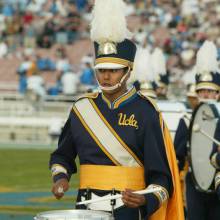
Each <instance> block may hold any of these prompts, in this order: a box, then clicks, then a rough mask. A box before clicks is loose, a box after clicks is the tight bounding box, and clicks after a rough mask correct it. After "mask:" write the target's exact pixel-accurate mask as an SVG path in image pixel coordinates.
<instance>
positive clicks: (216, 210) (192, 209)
mask: <svg viewBox="0 0 220 220" xmlns="http://www.w3.org/2000/svg"><path fill="white" fill-rule="evenodd" d="M216 54H217V53H216V47H215V45H214V44H213V43H212V42H210V41H205V43H204V44H203V45H202V47H201V48H200V49H199V51H198V53H197V60H196V70H197V74H196V76H195V79H196V93H197V95H198V99H199V102H200V103H202V102H203V103H204V102H208V103H210V102H217V100H218V98H219V88H220V87H219V86H220V74H219V72H218V71H217V65H216V64H217V56H216ZM186 199H187V218H188V220H201V219H202V220H216V219H220V201H219V200H218V198H217V194H215V193H214V194H212V193H211V194H210V193H206V192H200V191H198V190H197V189H196V186H195V183H194V181H193V177H192V174H191V172H190V171H189V172H188V173H187V175H186Z"/></svg>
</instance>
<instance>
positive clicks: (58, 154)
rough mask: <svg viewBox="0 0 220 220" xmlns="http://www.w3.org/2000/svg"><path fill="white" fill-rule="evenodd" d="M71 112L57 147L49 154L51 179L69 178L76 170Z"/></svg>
mask: <svg viewBox="0 0 220 220" xmlns="http://www.w3.org/2000/svg"><path fill="white" fill-rule="evenodd" d="M71 117H72V112H71V113H70V116H69V118H68V120H67V121H66V124H65V126H64V128H63V130H62V133H61V135H60V138H59V141H58V148H57V149H56V150H55V151H54V152H53V153H52V154H51V156H50V162H49V167H50V169H51V171H52V176H53V181H54V182H56V181H57V180H58V179H60V178H67V179H68V180H69V179H70V177H71V175H72V174H73V173H76V172H77V168H76V163H75V158H76V155H77V153H76V149H75V145H74V140H73V136H72V129H71Z"/></svg>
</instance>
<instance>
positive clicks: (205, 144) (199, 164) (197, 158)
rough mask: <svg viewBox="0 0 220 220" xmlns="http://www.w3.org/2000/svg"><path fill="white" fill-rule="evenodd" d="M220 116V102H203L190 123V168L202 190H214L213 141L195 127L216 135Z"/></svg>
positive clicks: (198, 187)
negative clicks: (211, 156)
mask: <svg viewBox="0 0 220 220" xmlns="http://www.w3.org/2000/svg"><path fill="white" fill-rule="evenodd" d="M219 117H220V104H219V103H212V104H208V103H203V104H200V105H199V106H198V107H197V108H196V110H195V112H194V113H193V116H192V121H191V124H190V145H189V149H188V153H189V160H190V168H191V171H192V177H193V180H194V183H195V186H196V188H197V189H198V190H199V191H201V192H207V193H208V192H212V191H213V190H214V187H213V180H214V176H215V172H216V170H215V168H214V167H213V166H212V165H211V163H210V154H211V151H212V147H213V141H212V140H210V139H209V138H207V137H206V136H205V135H203V134H202V133H201V132H199V131H196V130H195V129H193V128H195V127H198V128H200V129H201V130H202V131H204V132H205V133H207V134H208V135H209V136H211V137H214V134H215V130H216V126H217V122H218V120H219Z"/></svg>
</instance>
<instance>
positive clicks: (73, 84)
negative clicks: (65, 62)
mask: <svg viewBox="0 0 220 220" xmlns="http://www.w3.org/2000/svg"><path fill="white" fill-rule="evenodd" d="M78 85H79V77H78V75H77V74H76V73H74V72H72V71H71V70H69V71H67V72H65V73H64V74H63V75H62V77H61V87H62V93H63V94H64V95H69V96H73V95H76V93H77V91H78Z"/></svg>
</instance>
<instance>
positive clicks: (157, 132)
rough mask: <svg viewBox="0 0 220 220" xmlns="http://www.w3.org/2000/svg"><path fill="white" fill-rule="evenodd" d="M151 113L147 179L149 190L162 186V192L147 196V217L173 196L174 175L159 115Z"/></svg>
mask: <svg viewBox="0 0 220 220" xmlns="http://www.w3.org/2000/svg"><path fill="white" fill-rule="evenodd" d="M149 113H150V116H151V117H150V120H149V121H148V123H146V129H145V143H144V166H145V178H146V183H147V186H148V188H151V187H155V186H160V187H161V191H160V192H157V193H153V194H146V195H145V198H146V202H147V205H146V206H147V207H146V210H147V216H150V215H151V214H152V213H154V212H155V211H156V210H157V209H158V208H159V207H160V206H161V205H162V204H163V203H164V202H165V201H166V200H168V198H169V197H170V196H171V195H172V191H173V184H172V175H171V172H170V169H169V164H168V160H167V156H166V151H165V145H164V139H163V134H162V130H161V126H160V121H159V114H158V112H156V111H155V110H154V111H153V110H152V112H151V111H149Z"/></svg>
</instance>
